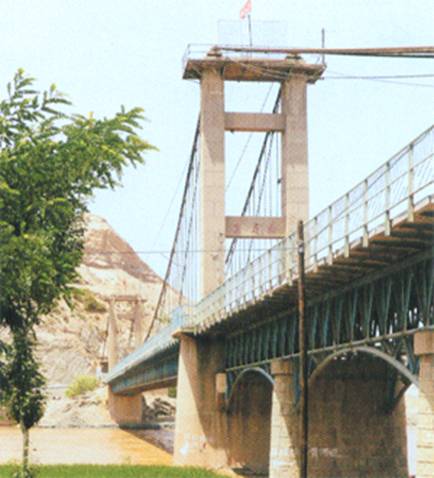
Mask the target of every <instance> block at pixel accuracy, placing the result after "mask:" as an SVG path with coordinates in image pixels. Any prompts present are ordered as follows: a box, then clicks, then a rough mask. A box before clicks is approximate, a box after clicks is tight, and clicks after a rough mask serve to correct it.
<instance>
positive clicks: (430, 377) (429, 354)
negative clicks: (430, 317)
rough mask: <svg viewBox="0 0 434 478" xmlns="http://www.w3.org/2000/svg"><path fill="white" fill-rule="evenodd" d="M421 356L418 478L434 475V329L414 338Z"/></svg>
mask: <svg viewBox="0 0 434 478" xmlns="http://www.w3.org/2000/svg"><path fill="white" fill-rule="evenodd" d="M414 341H415V342H414V349H415V353H416V354H417V355H419V357H420V371H419V383H420V389H419V400H418V418H417V455H416V459H417V465H416V476H417V478H429V477H430V478H432V477H433V476H434V331H432V330H431V331H429V330H425V331H421V332H418V333H417V334H416V335H415V338H414Z"/></svg>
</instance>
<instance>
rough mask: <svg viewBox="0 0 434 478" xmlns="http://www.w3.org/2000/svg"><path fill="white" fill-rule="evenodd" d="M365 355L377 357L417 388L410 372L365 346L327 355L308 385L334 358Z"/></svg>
mask: <svg viewBox="0 0 434 478" xmlns="http://www.w3.org/2000/svg"><path fill="white" fill-rule="evenodd" d="M358 353H360V354H366V355H370V356H372V357H377V358H379V359H381V360H384V361H385V362H386V363H387V364H389V365H390V366H392V367H393V368H394V369H395V370H396V371H397V372H398V373H399V374H401V375H402V376H403V377H405V378H406V379H407V380H408V381H409V382H410V383H412V384H413V385H416V387H418V388H419V379H418V377H417V376H416V375H414V374H413V373H411V372H410V370H409V369H408V368H407V367H406V366H405V365H404V364H403V363H402V362H400V361H399V360H397V359H396V358H394V357H392V356H391V355H389V354H387V353H386V352H383V351H382V350H379V349H378V348H375V347H369V346H366V345H361V346H356V347H346V348H343V349H340V350H338V351H336V352H335V353H333V354H330V355H328V356H327V357H326V358H325V359H324V360H322V361H321V362H320V363H319V365H317V367H316V368H315V370H314V371H313V372H312V374H311V376H310V377H309V384H310V385H312V384H313V382H314V381H315V380H316V379H317V377H318V376H319V375H320V374H321V373H322V372H323V371H324V370H325V369H326V368H327V367H328V366H329V365H331V364H332V363H333V362H334V360H335V359H336V358H339V357H341V356H344V355H347V354H358Z"/></svg>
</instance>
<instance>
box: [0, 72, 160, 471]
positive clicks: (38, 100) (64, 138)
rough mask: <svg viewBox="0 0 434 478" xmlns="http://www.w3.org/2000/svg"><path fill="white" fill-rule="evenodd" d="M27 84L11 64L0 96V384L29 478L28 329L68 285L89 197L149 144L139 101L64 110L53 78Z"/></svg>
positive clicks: (33, 402)
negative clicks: (40, 86) (79, 111)
mask: <svg viewBox="0 0 434 478" xmlns="http://www.w3.org/2000/svg"><path fill="white" fill-rule="evenodd" d="M33 85H34V80H33V79H32V78H30V77H27V76H26V75H25V74H24V72H23V71H22V70H19V71H18V72H17V73H16V75H15V76H14V79H13V81H12V82H11V83H9V84H8V85H7V96H6V98H4V99H3V100H2V101H1V102H0V327H4V328H7V329H8V330H9V332H10V336H11V337H12V341H11V344H10V345H9V352H8V353H7V354H4V353H3V354H1V351H2V349H3V348H4V344H3V345H2V344H0V359H1V360H2V361H4V362H5V363H4V364H2V362H1V361H0V386H1V389H2V393H1V398H2V400H3V402H5V403H6V405H7V407H8V410H9V413H10V414H11V416H12V417H13V418H15V419H16V420H17V421H18V423H19V424H20V426H21V429H22V430H23V434H24V447H23V470H22V475H21V476H30V471H29V469H28V430H29V429H30V428H31V427H32V426H33V425H34V424H35V423H37V422H38V420H39V419H40V418H41V416H42V413H43V403H44V398H43V393H42V392H41V390H42V386H43V383H44V381H43V378H42V376H41V374H40V373H39V369H38V363H37V361H36V360H35V356H34V349H35V345H36V341H35V334H34V327H35V325H37V324H38V323H39V322H40V320H41V317H43V316H44V315H45V314H48V313H49V312H50V311H51V310H52V309H53V308H54V306H55V305H56V302H57V301H58V300H59V298H60V297H62V296H66V297H68V295H70V293H71V292H70V289H69V285H70V284H71V282H73V281H74V280H75V279H76V278H77V277H76V268H77V266H78V265H79V263H80V261H81V258H82V253H83V233H84V221H83V215H84V213H85V212H86V211H87V203H88V200H89V199H90V198H91V197H92V195H93V193H94V191H95V190H96V189H104V188H114V187H115V186H117V185H118V184H119V180H120V176H121V173H122V170H123V168H124V167H125V166H127V165H130V164H132V165H137V164H140V163H142V162H143V153H144V152H145V151H147V150H149V149H152V146H151V145H150V144H149V143H147V142H146V141H143V140H142V139H141V138H140V137H139V135H138V129H139V128H140V123H141V121H142V120H143V116H142V110H141V109H140V108H134V109H131V110H129V111H127V110H125V109H124V108H121V111H120V112H119V113H117V114H115V115H114V116H113V117H111V118H104V119H95V118H94V117H93V116H92V115H89V116H83V115H71V114H67V113H65V111H64V110H65V109H66V108H65V107H66V106H68V105H69V102H68V101H67V99H66V98H65V96H63V95H62V94H61V93H59V92H58V90H57V89H56V87H55V86H54V85H53V86H51V87H50V89H49V90H48V91H44V92H42V93H39V92H38V91H35V90H34V87H33ZM1 355H2V356H3V358H1Z"/></svg>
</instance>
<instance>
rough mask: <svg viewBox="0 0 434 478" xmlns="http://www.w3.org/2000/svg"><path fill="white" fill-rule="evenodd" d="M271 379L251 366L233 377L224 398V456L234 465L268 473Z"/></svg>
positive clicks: (272, 383)
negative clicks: (226, 429) (226, 431)
mask: <svg viewBox="0 0 434 478" xmlns="http://www.w3.org/2000/svg"><path fill="white" fill-rule="evenodd" d="M273 385H274V381H273V379H272V377H271V376H270V375H269V374H268V373H267V371H266V370H264V369H262V368H259V367H251V368H246V369H244V370H242V371H241V372H240V373H239V374H238V376H237V377H236V379H235V381H234V383H233V385H232V387H231V389H230V394H229V396H228V399H227V402H226V403H227V408H226V410H227V414H226V419H227V424H228V440H227V447H228V449H227V452H228V453H227V456H228V457H229V464H230V466H232V467H233V468H240V469H243V468H244V469H246V470H249V471H251V472H255V473H267V472H268V469H269V463H270V442H271V403H272V396H273Z"/></svg>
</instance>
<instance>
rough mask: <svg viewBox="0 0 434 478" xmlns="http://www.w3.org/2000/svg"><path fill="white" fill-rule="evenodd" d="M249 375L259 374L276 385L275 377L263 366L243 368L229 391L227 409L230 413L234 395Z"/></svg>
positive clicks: (272, 384)
mask: <svg viewBox="0 0 434 478" xmlns="http://www.w3.org/2000/svg"><path fill="white" fill-rule="evenodd" d="M248 375H259V376H261V377H263V378H264V379H265V380H266V381H267V382H269V383H270V385H271V386H272V387H274V379H273V377H272V376H271V375H270V374H269V373H268V372H266V371H265V370H264V369H263V368H261V367H249V368H245V369H243V370H242V371H241V372H240V373H239V374H238V375H237V377H236V379H235V381H234V383H233V384H232V387H231V388H230V391H229V395H228V398H227V402H226V409H227V410H228V412H229V413H230V410H231V406H232V404H233V401H234V397H235V395H236V393H237V391H238V389H239V388H240V385H241V384H242V383H243V381H245V380H246V379H247V377H248Z"/></svg>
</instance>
